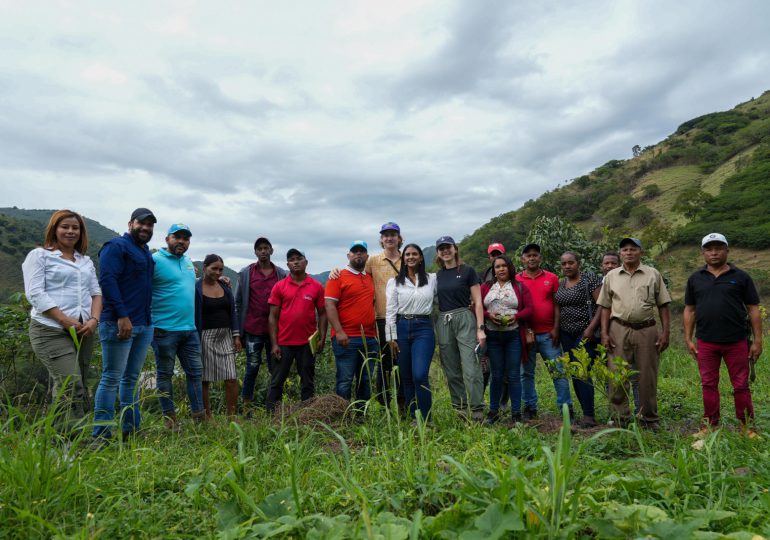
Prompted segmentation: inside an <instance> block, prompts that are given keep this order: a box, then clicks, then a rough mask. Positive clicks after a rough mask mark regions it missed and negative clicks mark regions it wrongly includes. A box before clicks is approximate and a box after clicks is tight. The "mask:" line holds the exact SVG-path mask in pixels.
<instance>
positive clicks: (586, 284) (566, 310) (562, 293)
mask: <svg viewBox="0 0 770 540" xmlns="http://www.w3.org/2000/svg"><path fill="white" fill-rule="evenodd" d="M601 286H602V278H601V276H597V275H596V274H591V273H585V274H583V273H581V274H580V281H578V282H577V283H576V284H575V285H573V286H572V287H567V280H566V279H562V280H561V281H560V282H559V290H558V291H556V294H555V295H554V300H555V301H556V303H557V304H558V305H559V308H560V310H561V315H560V319H559V328H561V330H562V331H564V332H569V333H570V334H582V333H583V331H584V330H585V329H586V328H588V325H589V324H591V319H592V318H593V315H594V313H596V303H595V302H594V298H593V296H591V293H592V292H593V291H595V290H596V289H599V288H601Z"/></svg>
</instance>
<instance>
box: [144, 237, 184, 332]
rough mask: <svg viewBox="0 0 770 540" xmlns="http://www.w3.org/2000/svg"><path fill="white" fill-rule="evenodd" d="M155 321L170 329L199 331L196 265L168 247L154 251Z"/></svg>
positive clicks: (153, 319)
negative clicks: (196, 302) (196, 317)
mask: <svg viewBox="0 0 770 540" xmlns="http://www.w3.org/2000/svg"><path fill="white" fill-rule="evenodd" d="M152 258H153V260H154V261H155V272H154V273H153V275H152V323H153V325H154V326H155V328H160V329H161V330H170V331H183V330H195V267H194V266H193V263H192V260H190V258H189V257H188V256H187V255H182V256H181V257H177V256H176V255H173V254H171V253H169V252H168V250H167V249H166V248H162V249H161V250H160V251H156V252H155V253H153V254H152Z"/></svg>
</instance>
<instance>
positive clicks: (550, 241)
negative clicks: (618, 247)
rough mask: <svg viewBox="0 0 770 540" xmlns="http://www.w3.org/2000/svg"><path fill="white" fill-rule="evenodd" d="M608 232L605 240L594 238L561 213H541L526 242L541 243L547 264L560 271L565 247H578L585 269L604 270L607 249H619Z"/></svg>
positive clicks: (566, 249)
mask: <svg viewBox="0 0 770 540" xmlns="http://www.w3.org/2000/svg"><path fill="white" fill-rule="evenodd" d="M607 233H608V231H607V230H606V229H605V231H604V238H603V239H602V240H601V241H599V242H591V241H590V240H587V239H586V237H585V235H584V234H583V231H581V230H580V229H578V228H577V226H575V225H574V224H573V223H570V222H569V221H566V220H564V219H561V218H559V217H547V216H540V217H539V218H537V219H536V220H535V221H534V222H533V223H532V227H531V228H530V229H529V234H528V235H527V239H526V240H525V242H524V245H526V244H530V243H535V244H538V245H539V246H540V248H541V253H542V255H543V267H544V268H546V269H547V270H550V271H552V272H555V273H557V274H559V273H560V264H559V257H560V256H561V254H562V253H564V252H565V251H574V252H575V253H577V254H578V255H579V256H580V259H581V260H582V268H583V270H584V271H588V272H595V273H601V261H602V257H603V256H604V253H605V252H607V251H611V250H615V244H614V242H609V241H608V240H607ZM524 245H522V246H520V247H519V248H518V249H517V254H518V255H521V249H522V248H523V247H524Z"/></svg>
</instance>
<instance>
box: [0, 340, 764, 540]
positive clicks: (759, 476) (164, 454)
mask: <svg viewBox="0 0 770 540" xmlns="http://www.w3.org/2000/svg"><path fill="white" fill-rule="evenodd" d="M758 368H760V372H759V373H758V383H757V384H756V386H755V387H754V388H753V391H754V398H755V404H756V406H757V411H758V424H759V428H760V431H767V430H768V428H770V421H769V420H770V418H769V417H768V414H767V411H766V410H765V408H764V407H765V405H764V404H765V403H767V398H768V393H769V392H768V384H767V371H766V370H765V371H762V369H763V364H759V365H758ZM330 369H331V366H328V365H326V364H323V363H322V364H321V365H319V372H321V373H320V375H319V376H321V377H324V376H326V375H324V374H323V370H330ZM538 370H539V372H538V391H539V393H540V394H541V411H542V414H545V415H551V416H557V415H560V414H563V411H558V410H557V409H556V408H555V405H554V402H555V396H554V395H553V388H552V385H551V384H550V380H548V378H547V373H546V370H545V369H543V366H542V365H541V366H540V367H539V368H538ZM434 375H436V377H434V380H433V381H432V383H433V388H434V391H435V395H434V397H435V399H434V413H433V418H432V421H431V423H430V424H429V425H427V426H426V425H425V424H423V423H418V424H417V425H413V424H412V423H411V422H409V421H405V420H403V419H402V418H401V417H399V416H398V415H395V414H386V412H385V409H383V408H382V407H381V406H380V405H379V404H377V403H376V402H371V403H370V404H369V406H368V408H367V409H366V412H365V414H364V415H363V416H361V417H358V418H356V419H355V421H348V422H345V423H343V424H340V425H335V426H325V427H324V426H304V425H297V424H296V422H295V421H293V420H291V419H288V420H286V421H285V422H284V423H283V424H275V423H273V421H272V419H268V418H267V417H266V416H264V415H259V414H257V415H256V416H255V419H254V420H252V421H244V422H242V423H241V424H233V423H230V422H227V421H226V420H225V419H224V418H221V417H219V418H217V419H216V420H215V422H213V423H212V424H210V425H208V426H205V427H202V428H196V427H195V426H194V425H193V424H192V423H191V422H190V423H185V425H184V430H183V432H182V433H180V434H171V433H168V432H166V431H165V430H164V428H163V426H162V423H161V421H160V419H159V418H158V415H157V414H154V413H153V412H149V413H148V414H147V415H145V420H146V422H145V424H144V428H143V432H142V435H141V436H139V437H137V438H135V439H131V440H129V441H128V442H126V443H120V442H118V441H115V442H114V443H113V444H111V445H110V446H108V447H106V448H105V449H103V450H101V451H97V452H95V451H91V450H88V449H87V448H85V447H83V446H81V445H80V444H79V441H78V439H77V437H75V440H68V439H66V438H63V437H62V436H60V435H59V434H58V433H57V432H56V430H55V429H54V427H53V418H52V417H51V415H50V414H48V415H42V416H40V417H37V418H36V417H34V416H30V415H28V413H27V411H23V410H19V409H17V408H14V407H11V406H8V407H7V409H6V410H5V411H4V412H3V416H2V420H1V421H0V537H11V538H43V537H60V538H70V537H81V538H96V537H101V538H123V537H147V538H168V537H172V538H173V537H184V538H189V537H196V538H197V537H219V538H266V537H273V538H464V539H472V538H485V539H486V538H509V537H544V538H579V537H586V536H599V537H610V538H613V537H614V538H626V537H637V536H645V535H650V536H651V537H658V538H673V537H676V538H685V537H692V536H694V535H705V534H706V532H707V531H713V534H711V533H708V534H711V536H703V537H704V538H705V537H708V538H717V537H720V535H723V534H737V533H739V532H741V531H744V532H745V531H749V532H751V533H755V534H763V535H766V536H767V535H770V526H769V525H768V519H767V516H768V515H770V496H769V494H768V486H770V459H768V457H769V456H768V450H767V444H766V442H762V441H759V442H757V441H749V440H746V439H744V438H742V437H741V436H740V435H739V434H738V433H736V432H735V426H736V421H735V420H734V419H731V413H730V411H731V410H732V403H731V395H730V392H729V383H727V382H726V381H725V382H724V383H723V385H722V386H723V388H722V390H723V392H722V395H723V396H724V404H723V413H724V414H723V416H724V423H725V428H724V429H723V430H721V431H718V432H716V433H714V434H712V435H711V436H710V437H709V438H708V439H706V441H705V444H704V446H703V448H702V449H700V450H696V449H693V448H692V447H691V444H692V442H693V440H692V439H691V438H690V437H689V433H690V432H691V431H694V430H695V429H696V428H697V426H698V419H699V415H700V413H701V409H700V407H701V405H700V388H699V385H698V382H697V381H698V378H697V370H696V368H695V366H694V363H693V361H692V360H690V359H689V358H688V357H687V356H686V355H684V354H683V353H680V352H677V351H670V352H667V353H666V354H665V355H664V358H663V361H662V364H661V379H660V385H659V395H660V403H661V406H660V409H661V413H662V416H663V419H664V426H665V429H664V430H662V431H661V432H659V433H650V432H647V431H643V430H642V431H640V430H638V429H637V428H636V427H635V426H633V425H632V426H631V427H630V428H629V429H628V430H605V431H603V432H600V433H598V434H590V435H586V434H581V433H573V432H572V431H571V430H570V427H569V425H568V422H567V421H566V418H564V417H562V420H563V422H562V425H561V429H559V430H558V431H557V432H554V433H541V432H538V431H537V430H536V429H534V428H533V427H527V426H515V427H510V426H496V427H494V428H487V427H483V426H480V425H476V424H470V423H467V422H463V421H460V420H459V419H458V418H457V417H456V415H455V414H454V413H453V411H452V410H451V406H450V404H449V398H448V395H447V392H446V390H445V384H444V383H443V380H441V376H440V373H439V372H438V370H437V372H436V373H434ZM597 411H606V402H605V401H604V400H603V398H600V399H599V402H598V403H597ZM85 438H86V439H87V437H85Z"/></svg>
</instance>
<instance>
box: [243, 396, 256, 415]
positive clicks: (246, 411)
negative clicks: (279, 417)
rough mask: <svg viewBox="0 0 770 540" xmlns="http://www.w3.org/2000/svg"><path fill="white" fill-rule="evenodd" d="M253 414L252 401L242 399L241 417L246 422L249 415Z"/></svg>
mask: <svg viewBox="0 0 770 540" xmlns="http://www.w3.org/2000/svg"><path fill="white" fill-rule="evenodd" d="M253 413H254V400H253V399H249V398H243V417H244V418H246V419H247V420H249V419H251V415H252V414H253Z"/></svg>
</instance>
